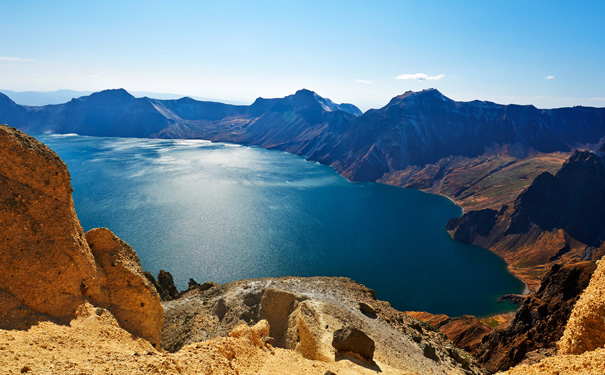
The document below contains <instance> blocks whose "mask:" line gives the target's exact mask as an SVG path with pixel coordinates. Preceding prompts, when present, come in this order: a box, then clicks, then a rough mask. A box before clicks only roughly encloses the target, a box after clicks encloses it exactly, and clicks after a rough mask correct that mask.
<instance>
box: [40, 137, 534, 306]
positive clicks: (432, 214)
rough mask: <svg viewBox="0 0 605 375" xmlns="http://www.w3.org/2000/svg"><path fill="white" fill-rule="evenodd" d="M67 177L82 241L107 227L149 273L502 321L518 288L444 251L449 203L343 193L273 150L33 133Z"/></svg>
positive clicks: (322, 170) (301, 162)
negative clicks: (339, 283)
mask: <svg viewBox="0 0 605 375" xmlns="http://www.w3.org/2000/svg"><path fill="white" fill-rule="evenodd" d="M37 138H38V139H39V140H41V141H42V142H44V143H46V144H47V145H48V146H49V147H50V148H52V149H53V150H54V151H55V152H57V153H58V154H59V156H60V157H61V158H62V159H63V160H64V161H65V163H66V164H67V166H68V167H69V170H70V173H71V177H72V185H73V188H74V193H73V196H74V201H75V206H76V211H77V214H78V217H79V218H80V221H81V222H82V226H83V227H84V229H85V230H89V229H91V228H95V227H101V226H102V227H108V228H110V229H111V230H112V231H113V232H114V233H115V234H116V235H117V236H119V237H120V238H122V239H123V240H125V241H126V242H128V243H129V244H130V245H131V246H132V247H133V248H134V249H135V250H136V251H137V253H138V254H139V257H140V258H141V263H142V265H143V268H144V269H145V270H148V271H151V272H152V273H153V274H154V275H157V272H158V271H159V270H160V269H164V270H167V271H170V272H171V273H172V274H173V276H174V278H175V281H176V283H177V287H179V288H180V289H184V288H186V285H187V281H188V280H189V278H190V277H192V278H194V279H195V280H196V281H198V282H204V281H208V280H211V281H214V282H217V283H225V282H229V281H234V280H239V279H243V278H258V277H274V276H288V275H290V276H346V277H350V278H352V279H354V280H356V281H358V282H360V283H362V284H364V285H366V286H368V287H370V288H372V289H374V290H375V291H376V294H377V296H378V298H379V299H383V300H387V301H389V302H390V303H391V305H392V306H393V307H395V308H397V309H400V310H423V311H429V312H432V313H445V314H449V315H452V316H457V315H461V314H474V315H478V316H485V315H489V314H494V313H498V312H503V311H510V310H511V309H514V306H512V305H510V304H508V303H499V302H497V298H498V297H499V296H501V295H503V294H506V293H519V292H521V291H522V289H523V285H522V283H521V282H520V281H519V280H517V279H516V278H514V277H513V276H512V275H511V274H509V273H508V272H507V270H506V265H505V263H504V262H503V261H502V260H501V259H500V258H498V257H497V256H495V255H494V254H492V253H490V252H489V251H487V250H485V249H482V248H479V247H476V246H472V245H468V244H463V243H461V242H458V241H455V240H453V239H451V238H450V237H449V235H448V234H447V233H446V231H445V229H444V226H445V224H446V222H447V221H448V220H449V219H450V218H452V217H454V216H459V215H460V214H461V210H460V208H459V207H457V206H456V205H454V204H453V203H452V202H450V201H449V200H448V199H446V198H444V197H440V196H436V195H431V194H426V193H423V192H420V191H416V190H411V189H401V188H396V187H391V186H385V185H380V184H372V183H351V182H348V181H347V180H346V179H345V178H343V177H341V176H340V175H338V174H337V173H336V172H335V171H333V170H332V169H331V168H329V167H326V166H323V165H319V164H317V163H312V162H308V161H306V160H305V159H303V158H301V157H298V156H295V155H290V154H287V153H284V152H280V151H270V150H265V149H262V148H257V147H246V146H240V145H233V144H225V143H211V142H208V141H199V140H154V139H134V138H97V137H86V136H76V135H40V136H37Z"/></svg>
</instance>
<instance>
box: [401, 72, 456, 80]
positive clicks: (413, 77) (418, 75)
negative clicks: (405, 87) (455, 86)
mask: <svg viewBox="0 0 605 375" xmlns="http://www.w3.org/2000/svg"><path fill="white" fill-rule="evenodd" d="M396 78H397V79H405V80H414V81H439V80H441V79H443V78H445V74H438V75H436V76H429V75H427V74H424V73H415V74H408V73H406V74H400V75H398V76H397V77H396Z"/></svg>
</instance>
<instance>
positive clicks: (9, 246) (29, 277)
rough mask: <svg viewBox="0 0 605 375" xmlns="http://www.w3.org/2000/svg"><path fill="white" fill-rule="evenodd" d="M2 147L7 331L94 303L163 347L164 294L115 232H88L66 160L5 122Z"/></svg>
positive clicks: (2, 289) (0, 244)
mask: <svg viewBox="0 0 605 375" xmlns="http://www.w3.org/2000/svg"><path fill="white" fill-rule="evenodd" d="M0 151H1V152H0V227H1V228H2V231H3V233H2V237H1V238H0V275H1V276H0V301H1V302H2V303H0V328H2V329H14V328H16V329H26V328H28V327H29V326H31V325H33V324H35V323H37V322H39V321H41V320H53V321H56V322H59V323H63V324H65V323H68V322H69V321H71V320H72V319H73V318H75V316H76V312H77V310H78V308H79V307H80V306H81V305H82V304H83V303H85V302H87V301H89V302H91V303H92V304H94V305H95V306H99V307H102V308H107V309H109V310H110V311H111V312H112V313H114V314H115V315H116V319H117V321H118V322H119V323H120V325H121V326H122V327H124V328H126V329H127V330H129V331H130V332H131V333H133V334H135V335H138V336H141V337H144V338H146V339H148V340H150V341H151V342H152V343H153V344H154V345H159V336H160V330H161V327H162V307H161V305H160V301H159V296H158V295H157V292H156V291H155V289H154V288H153V287H152V286H151V284H150V283H148V281H147V280H146V278H145V277H144V276H143V274H142V270H141V266H140V262H139V259H138V257H137V256H136V253H135V252H134V251H133V250H132V249H131V248H130V247H129V246H128V245H127V244H125V243H124V242H123V241H121V240H119V239H118V238H116V237H115V236H114V235H113V234H112V233H111V232H110V231H109V230H107V229H97V230H93V231H90V232H89V233H88V234H87V235H86V236H85V234H84V231H83V229H82V226H81V225H80V222H79V221H78V218H77V217H76V213H75V210H74V205H73V200H72V197H71V192H72V189H71V184H70V178H69V172H68V171H67V167H66V166H65V164H64V163H63V162H62V161H61V159H60V158H59V157H58V156H57V155H56V154H55V153H54V152H53V151H51V150H50V149H49V148H48V147H46V146H44V145H43V144H42V143H40V142H38V141H37V140H35V139H34V138H32V137H30V136H28V135H26V134H23V133H21V132H20V131H17V130H15V129H12V128H9V127H7V126H4V125H2V126H0ZM89 243H91V244H92V245H93V246H92V247H93V250H92V251H91V247H90V246H89Z"/></svg>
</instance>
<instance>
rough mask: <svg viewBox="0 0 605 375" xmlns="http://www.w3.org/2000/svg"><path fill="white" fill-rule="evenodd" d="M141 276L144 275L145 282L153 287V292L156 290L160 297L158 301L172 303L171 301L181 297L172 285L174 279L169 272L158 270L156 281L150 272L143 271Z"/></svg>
mask: <svg viewBox="0 0 605 375" xmlns="http://www.w3.org/2000/svg"><path fill="white" fill-rule="evenodd" d="M143 275H145V277H146V278H147V280H149V282H150V283H151V284H152V285H153V286H154V287H155V290H157V292H158V294H159V295H160V300H162V301H172V300H173V299H177V298H179V296H180V295H181V293H180V292H179V291H178V289H177V288H176V286H175V285H174V279H173V278H172V274H171V273H170V272H167V271H164V270H160V273H159V274H158V278H157V280H156V278H155V277H153V275H152V274H151V273H150V272H147V271H144V272H143Z"/></svg>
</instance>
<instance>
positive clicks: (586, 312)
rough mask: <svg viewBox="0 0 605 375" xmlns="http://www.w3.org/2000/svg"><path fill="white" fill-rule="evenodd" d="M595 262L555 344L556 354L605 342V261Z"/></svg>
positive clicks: (598, 346) (595, 347) (588, 348)
mask: <svg viewBox="0 0 605 375" xmlns="http://www.w3.org/2000/svg"><path fill="white" fill-rule="evenodd" d="M597 264H598V266H597V269H596V271H595V272H594V273H593V275H592V278H591V279H590V284H588V287H586V290H584V293H582V296H581V297H580V298H579V299H578V302H576V304H575V306H574V308H573V311H572V313H571V316H570V317H569V321H568V322H567V326H566V327H565V332H564V333H563V337H562V338H561V340H560V341H559V343H558V344H557V347H558V348H559V354H581V353H584V352H586V351H592V350H595V349H597V348H602V347H603V346H605V321H604V320H603V317H604V316H605V262H603V260H600V261H598V262H597Z"/></svg>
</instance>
